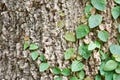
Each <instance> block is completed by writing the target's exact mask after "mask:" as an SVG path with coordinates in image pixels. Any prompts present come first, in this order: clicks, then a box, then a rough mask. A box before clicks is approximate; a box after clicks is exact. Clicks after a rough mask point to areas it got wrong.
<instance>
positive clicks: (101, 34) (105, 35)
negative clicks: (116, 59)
mask: <svg viewBox="0 0 120 80" xmlns="http://www.w3.org/2000/svg"><path fill="white" fill-rule="evenodd" d="M98 38H99V39H100V40H101V41H103V42H106V41H107V40H108V38H109V34H108V32H107V31H99V32H98Z"/></svg>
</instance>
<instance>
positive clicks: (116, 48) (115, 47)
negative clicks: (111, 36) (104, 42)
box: [110, 44, 120, 54]
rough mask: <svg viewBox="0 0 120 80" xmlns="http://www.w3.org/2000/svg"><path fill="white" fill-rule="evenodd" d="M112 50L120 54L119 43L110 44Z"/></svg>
mask: <svg viewBox="0 0 120 80" xmlns="http://www.w3.org/2000/svg"><path fill="white" fill-rule="evenodd" d="M110 52H111V53H112V54H120V46H119V45H115V44H111V45H110Z"/></svg>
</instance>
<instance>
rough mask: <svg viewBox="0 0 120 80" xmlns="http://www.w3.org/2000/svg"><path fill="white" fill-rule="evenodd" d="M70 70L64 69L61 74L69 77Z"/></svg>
mask: <svg viewBox="0 0 120 80" xmlns="http://www.w3.org/2000/svg"><path fill="white" fill-rule="evenodd" d="M70 73H71V72H70V69H69V68H64V69H62V71H61V74H62V75H64V76H69V75H70Z"/></svg>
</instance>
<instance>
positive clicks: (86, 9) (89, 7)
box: [84, 4, 92, 14]
mask: <svg viewBox="0 0 120 80" xmlns="http://www.w3.org/2000/svg"><path fill="white" fill-rule="evenodd" d="M91 10H92V6H91V5H89V4H88V5H86V7H85V10H84V12H85V14H89V13H90V11H91Z"/></svg>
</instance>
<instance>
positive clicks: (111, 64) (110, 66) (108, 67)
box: [104, 60, 117, 71]
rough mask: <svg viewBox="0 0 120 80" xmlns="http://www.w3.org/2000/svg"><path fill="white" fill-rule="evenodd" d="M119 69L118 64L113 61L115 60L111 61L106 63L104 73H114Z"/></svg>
mask: <svg viewBox="0 0 120 80" xmlns="http://www.w3.org/2000/svg"><path fill="white" fill-rule="evenodd" d="M116 67H117V62H115V61H113V60H109V61H107V62H106V64H105V66H104V71H112V70H114V69H115V68H116Z"/></svg>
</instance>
